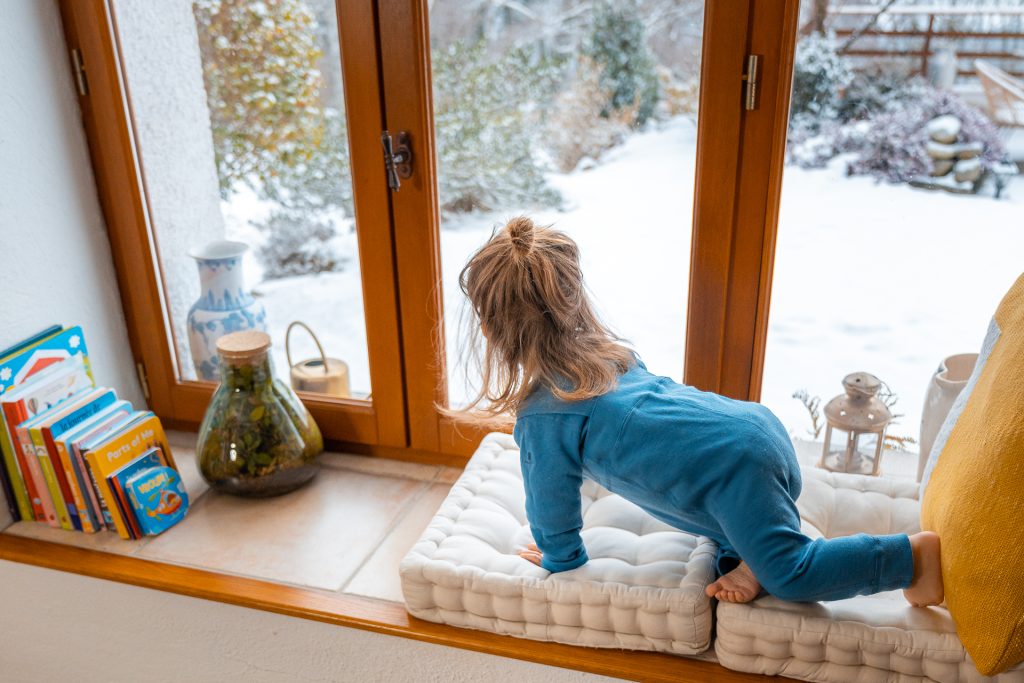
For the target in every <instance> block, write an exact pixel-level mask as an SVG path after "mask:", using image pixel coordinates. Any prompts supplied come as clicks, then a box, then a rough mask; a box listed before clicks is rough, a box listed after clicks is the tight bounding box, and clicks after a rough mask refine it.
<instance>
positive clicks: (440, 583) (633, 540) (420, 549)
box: [401, 434, 716, 654]
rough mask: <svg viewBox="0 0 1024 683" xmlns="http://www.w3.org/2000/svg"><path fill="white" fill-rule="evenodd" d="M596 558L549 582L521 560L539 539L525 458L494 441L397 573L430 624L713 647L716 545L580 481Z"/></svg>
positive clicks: (680, 650) (505, 440) (604, 642)
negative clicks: (711, 592) (529, 505)
mask: <svg viewBox="0 0 1024 683" xmlns="http://www.w3.org/2000/svg"><path fill="white" fill-rule="evenodd" d="M582 493H583V532H582V533H583V540H584V543H585V544H586V547H587V553H588V554H589V556H590V561H589V562H588V563H587V564H585V565H584V566H582V567H580V568H578V569H575V570H572V571H568V572H561V573H558V574H549V573H548V572H547V571H546V570H544V569H541V568H540V567H537V566H535V565H533V564H531V563H529V562H527V561H526V560H523V559H521V558H520V557H518V555H517V554H516V552H517V550H519V549H521V548H523V547H524V546H525V545H526V544H528V543H531V542H532V541H533V539H532V536H531V535H530V529H529V527H528V526H527V522H526V511H525V494H524V492H523V479H522V475H521V473H520V469H519V450H518V448H517V447H516V444H515V442H514V441H513V440H512V437H511V436H509V435H507V434H491V435H489V436H488V437H486V438H485V439H484V440H483V442H482V443H481V444H480V448H479V449H478V450H477V452H476V454H475V455H473V458H472V459H471V460H470V461H469V464H468V465H467V466H466V469H465V472H464V473H463V474H462V476H461V477H460V478H459V480H458V481H457V482H456V484H455V486H454V487H452V490H451V493H450V494H449V495H448V497H447V499H446V500H445V502H444V503H443V504H442V505H441V508H440V510H439V511H438V513H437V515H436V516H435V517H434V519H433V521H432V522H431V523H430V525H429V526H428V527H427V529H426V531H424V532H423V536H422V537H421V538H420V540H419V542H418V543H416V545H415V546H413V548H412V550H410V551H409V554H408V555H407V556H406V557H405V559H404V560H403V561H402V564H401V576H402V591H403V593H404V595H405V602H406V606H407V609H408V610H409V613H410V614H412V615H413V616H416V617H419V618H421V619H426V620H429V621H435V622H440V623H445V624H451V625H454V626H462V627H467V628H475V629H481V630H485V631H493V632H496V633H502V634H507V635H512V636H519V637H522V638H532V639H535V640H550V641H556V642H560V643H570V644H573V645H586V646H591V647H608V648H627V649H636V650H657V651H660V652H671V653H675V654H696V653H699V652H703V651H704V650H706V649H707V648H708V646H709V644H710V642H711V603H710V600H709V599H708V598H707V597H706V596H705V595H704V588H705V587H706V586H707V585H708V583H710V582H711V581H712V580H713V576H712V566H713V562H714V558H715V552H716V546H715V544H714V543H713V542H711V541H710V540H709V539H707V538H703V537H698V536H692V535H690V534H685V533H682V532H680V531H677V530H675V529H673V528H671V527H669V526H667V525H665V524H663V523H661V522H659V521H657V520H655V519H654V518H652V517H651V516H649V515H648V514H647V513H645V512H643V511H642V510H641V509H640V508H638V507H636V506H635V505H633V504H632V503H629V502H627V501H626V500H624V499H622V498H620V497H619V496H616V495H612V494H610V493H608V491H606V490H605V489H603V488H601V487H600V486H598V485H597V484H594V483H593V482H589V481H587V482H584V485H583V489H582Z"/></svg>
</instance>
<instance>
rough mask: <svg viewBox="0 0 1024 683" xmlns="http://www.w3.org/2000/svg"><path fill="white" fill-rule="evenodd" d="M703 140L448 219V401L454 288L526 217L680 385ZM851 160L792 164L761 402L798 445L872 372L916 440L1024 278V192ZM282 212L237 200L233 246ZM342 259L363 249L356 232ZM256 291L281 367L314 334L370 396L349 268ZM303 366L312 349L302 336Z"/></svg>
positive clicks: (678, 128) (653, 365)
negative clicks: (874, 171)
mask: <svg viewBox="0 0 1024 683" xmlns="http://www.w3.org/2000/svg"><path fill="white" fill-rule="evenodd" d="M695 148H696V132H695V128H694V125H693V123H691V122H690V121H689V120H688V119H686V118H685V117H680V118H676V119H673V120H671V121H669V122H667V123H664V124H660V125H652V126H650V127H649V128H648V129H647V130H646V131H642V132H638V133H634V134H633V135H631V136H630V137H629V138H627V140H626V142H625V143H624V144H623V145H622V146H620V147H617V148H615V149H613V150H611V151H610V152H608V153H607V154H606V155H604V156H602V158H601V159H600V161H599V163H598V165H596V166H594V167H592V168H587V169H586V170H582V169H579V170H576V171H574V172H572V173H568V174H553V175H551V176H550V181H551V183H552V184H553V185H554V186H555V187H556V188H557V189H558V190H559V191H560V192H561V193H562V195H563V197H564V199H565V205H564V206H563V208H562V210H560V211H559V210H538V211H533V210H531V207H527V206H524V207H516V208H512V209H509V210H505V211H501V212H490V213H474V214H456V215H453V216H450V217H448V218H446V219H445V220H444V221H443V222H442V226H441V247H442V271H443V273H442V278H443V288H444V303H445V324H446V329H447V331H448V340H449V341H448V356H449V368H450V374H452V375H453V376H452V381H451V383H450V388H451V393H452V401H453V403H455V404H458V403H459V402H460V401H464V400H465V396H466V395H467V394H466V387H465V381H463V380H461V379H460V378H459V377H458V376H457V375H456V374H455V373H454V372H452V371H451V368H453V367H455V363H453V361H456V360H457V357H458V344H457V342H456V341H455V338H456V336H457V330H458V329H459V326H460V323H459V317H460V312H464V308H463V304H462V295H461V293H460V292H459V289H458V284H457V279H458V273H459V270H460V269H461V268H462V266H463V265H464V264H465V262H466V260H467V258H468V257H469V256H470V255H471V254H472V252H473V251H474V250H475V249H476V248H478V247H479V246H480V245H481V244H483V243H484V242H485V241H486V240H487V238H488V237H489V236H490V235H491V231H492V229H493V228H494V227H495V226H499V225H501V224H503V223H504V221H505V220H507V219H508V218H509V217H511V216H514V215H517V214H518V213H529V214H530V215H531V216H532V217H533V218H534V219H535V220H536V221H538V222H539V223H542V224H548V223H550V224H553V225H554V226H555V227H557V228H559V229H561V230H564V231H566V232H567V233H569V234H570V235H571V236H572V237H573V238H574V239H576V240H577V241H578V242H579V245H580V249H581V253H582V259H583V270H584V273H585V275H586V277H587V283H588V286H589V288H590V290H591V291H592V294H593V297H594V299H595V301H596V303H597V307H598V309H599V310H600V311H601V314H602V315H603V316H604V318H605V319H606V321H608V322H609V324H610V325H611V326H612V327H613V328H614V329H615V330H616V331H617V332H618V333H620V334H621V335H622V336H624V337H626V338H627V339H629V340H630V341H631V342H632V343H633V345H634V346H635V347H636V348H637V349H638V351H639V352H640V354H641V356H642V357H643V359H644V360H645V362H646V363H647V365H648V367H649V368H650V369H651V370H652V371H653V372H656V373H659V374H664V375H668V376H670V377H673V378H675V379H681V377H682V369H683V358H684V334H685V329H686V291H687V285H688V280H689V260H690V224H691V220H692V219H691V216H692V204H693V181H694V163H695ZM846 161H847V160H846V159H844V158H843V157H842V156H840V157H837V158H836V159H834V160H833V161H832V162H831V163H830V164H829V165H828V166H827V167H826V168H824V169H820V170H805V169H801V168H798V167H795V166H788V167H787V168H786V174H785V179H784V183H783V193H782V207H781V216H780V227H779V234H778V243H777V248H776V265H775V278H774V283H773V289H772V302H771V313H770V318H769V329H768V345H767V355H766V361H765V372H764V382H763V391H762V400H763V402H764V403H765V404H766V405H768V407H770V408H771V409H772V410H773V411H775V412H776V414H777V415H779V417H780V418H781V419H782V421H783V422H784V424H785V425H786V426H787V428H788V429H789V430H790V431H791V433H793V434H794V435H795V436H798V437H806V430H807V428H808V427H809V426H810V420H809V419H808V417H807V414H806V411H805V410H804V408H803V406H802V405H801V404H800V403H799V402H798V401H797V400H795V399H793V398H791V396H792V394H793V392H794V391H796V390H798V389H806V390H807V391H808V392H810V394H811V395H819V396H821V398H822V403H823V404H824V403H825V402H827V401H828V399H830V398H831V397H832V396H834V395H836V394H838V393H840V392H841V390H842V387H841V384H840V381H841V379H842V377H843V376H844V375H845V374H847V373H849V372H853V371H857V370H866V371H869V372H872V373H874V374H876V375H878V376H879V377H880V378H881V379H882V380H883V381H885V382H887V383H888V385H889V386H890V387H891V388H892V390H893V391H894V392H896V394H898V395H899V402H898V404H897V405H896V406H895V409H894V410H895V412H897V413H905V415H904V417H902V418H901V419H900V423H899V424H898V425H897V426H895V427H894V428H893V430H892V431H893V432H894V433H896V434H901V435H910V436H914V437H916V436H917V431H918V425H919V421H920V411H921V406H922V404H923V401H924V393H925V390H926V388H927V385H928V382H929V379H930V377H931V375H932V373H933V372H934V371H935V369H936V368H937V367H938V364H939V362H940V361H941V359H942V358H944V357H945V356H948V355H951V354H954V353H959V352H964V351H973V350H977V349H978V348H979V347H980V344H981V339H982V337H983V336H984V332H985V328H986V326H987V323H988V320H989V318H990V317H991V315H992V313H993V311H994V310H995V307H996V305H997V304H998V302H999V300H1000V298H1001V296H1002V294H1003V293H1004V292H1005V291H1006V290H1007V289H1008V288H1009V286H1010V285H1011V284H1012V283H1013V281H1014V279H1015V278H1016V277H1017V276H1018V275H1019V274H1020V273H1021V271H1022V270H1024V267H1022V266H1024V259H1022V257H1021V255H1022V254H1024V182H1022V181H1021V180H1019V179H1016V180H1014V181H1012V182H1011V184H1010V185H1009V187H1008V190H1007V192H1006V195H1004V198H1003V199H1000V200H995V199H993V198H992V197H991V196H990V195H977V196H962V195H952V194H948V193H944V192H930V191H927V190H921V189H915V188H911V187H909V186H906V185H889V184H880V183H878V182H876V181H875V180H874V179H871V178H867V177H847V176H846V175H845V163H846ZM268 207H269V204H268V203H266V202H260V201H259V200H258V199H256V198H255V197H254V196H246V195H238V196H236V197H235V198H233V199H232V200H231V202H230V203H226V204H225V213H226V223H227V225H228V236H229V237H230V238H232V239H243V240H246V241H250V243H253V244H255V243H258V240H259V239H260V238H261V235H260V234H259V233H258V231H256V230H254V229H252V228H251V227H248V223H247V220H248V219H249V218H252V217H256V218H261V217H264V216H265V212H266V211H268V210H269V209H268ZM346 239H348V240H350V241H349V242H347V243H346V246H345V248H346V249H348V251H347V252H346V253H350V254H354V253H355V251H354V250H355V241H354V235H351V234H349V233H346ZM247 268H248V276H249V279H250V282H252V283H253V284H254V285H255V287H256V292H257V294H258V295H260V297H261V300H262V301H263V303H264V305H265V306H266V307H267V313H268V320H269V321H270V326H271V335H272V337H273V339H274V344H275V354H276V355H275V363H276V365H277V367H278V372H279V373H283V372H284V368H285V361H284V358H283V354H284V329H285V328H286V327H287V325H288V323H289V322H291V320H294V319H301V320H304V321H305V322H307V323H309V324H310V325H311V326H312V327H313V329H314V330H316V331H317V333H318V334H319V335H320V338H321V341H322V342H323V343H324V347H325V349H326V350H327V353H328V355H331V356H335V357H338V358H341V359H343V360H345V361H347V362H348V363H349V366H350V369H351V373H352V385H353V388H354V389H356V390H357V391H360V392H364V393H365V392H368V391H369V389H370V385H369V371H368V365H367V353H366V335H365V322H364V319H363V307H362V306H363V304H362V295H361V286H360V275H359V271H358V259H355V258H352V259H350V260H349V262H348V263H347V264H346V265H345V267H344V269H343V270H342V271H340V272H337V273H330V274H324V275H319V276H302V277H297V278H286V279H281V280H275V281H270V282H261V273H260V269H259V268H258V264H257V263H255V262H254V260H253V259H252V258H251V256H250V257H249V261H248V262H247ZM295 341H296V344H297V351H296V354H295V356H296V360H298V359H299V358H307V357H312V356H313V355H315V347H314V346H313V344H312V343H311V342H308V341H306V340H304V339H301V340H300V339H299V338H298V337H296V339H295Z"/></svg>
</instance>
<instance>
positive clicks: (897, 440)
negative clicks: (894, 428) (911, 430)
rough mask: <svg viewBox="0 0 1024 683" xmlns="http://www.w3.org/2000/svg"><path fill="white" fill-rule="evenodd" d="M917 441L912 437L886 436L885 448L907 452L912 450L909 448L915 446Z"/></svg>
mask: <svg viewBox="0 0 1024 683" xmlns="http://www.w3.org/2000/svg"><path fill="white" fill-rule="evenodd" d="M916 443H917V439H915V438H914V437H912V436H897V435H896V434H886V435H885V447H886V448H888V449H890V450H893V451H901V452H906V451H908V450H910V449H909V448H907V446H913V445H914V444H916Z"/></svg>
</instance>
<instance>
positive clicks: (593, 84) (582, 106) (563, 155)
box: [547, 57, 636, 173]
mask: <svg viewBox="0 0 1024 683" xmlns="http://www.w3.org/2000/svg"><path fill="white" fill-rule="evenodd" d="M608 100H609V94H608V91H607V90H605V89H604V88H603V87H602V86H601V70H600V68H599V67H598V66H597V65H596V64H594V62H592V61H591V60H589V59H587V58H586V57H581V58H580V59H579V62H578V63H577V65H576V72H575V74H574V75H573V78H572V81H571V84H570V85H569V87H567V88H566V89H565V90H564V91H562V92H561V93H560V94H559V95H558V97H557V99H556V100H555V106H554V108H553V110H552V113H551V116H550V118H549V119H548V135H547V147H548V151H549V152H550V153H551V157H552V159H553V160H554V162H555V165H556V166H557V167H558V169H559V170H560V171H562V172H563V173H568V172H569V171H572V170H573V169H575V168H576V166H577V165H578V164H579V163H580V161H581V160H583V159H586V158H590V159H597V158H599V157H600V156H601V154H602V153H604V152H605V151H606V150H608V149H611V148H612V147H614V146H616V145H618V144H620V143H621V142H622V141H623V139H625V136H626V134H627V133H628V132H629V126H630V124H631V123H632V122H633V121H634V120H635V119H636V107H631V108H628V109H623V110H621V111H618V112H612V114H611V115H610V116H607V117H605V116H602V113H603V112H604V110H605V107H606V106H607V104H608Z"/></svg>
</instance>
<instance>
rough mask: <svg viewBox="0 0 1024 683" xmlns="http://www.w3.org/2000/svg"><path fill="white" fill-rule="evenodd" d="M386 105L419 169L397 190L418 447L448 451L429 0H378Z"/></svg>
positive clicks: (411, 413) (401, 285)
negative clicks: (442, 410) (444, 428)
mask: <svg viewBox="0 0 1024 683" xmlns="http://www.w3.org/2000/svg"><path fill="white" fill-rule="evenodd" d="M377 4H378V15H379V22H380V25H381V26H382V27H387V30H381V31H380V33H379V40H380V54H381V60H382V64H381V66H382V74H383V83H384V106H385V119H386V122H387V129H388V130H389V131H390V132H391V134H392V135H393V136H394V135H397V134H398V133H399V132H407V133H408V134H409V136H410V140H411V146H412V153H413V174H412V177H411V178H408V179H403V180H402V184H401V189H400V190H399V191H398V192H392V194H391V207H392V216H393V221H394V232H395V254H396V263H397V271H398V275H399V278H398V292H399V294H398V299H399V302H400V309H401V329H402V345H403V349H402V358H403V362H404V364H405V388H406V412H407V415H408V421H409V422H408V424H409V443H410V445H411V446H412V447H413V448H418V449H423V450H431V451H440V450H441V419H440V415H439V413H438V412H437V409H436V406H437V405H438V404H442V403H444V402H445V401H446V400H447V371H446V367H445V351H444V349H445V336H444V315H443V304H442V299H441V296H442V292H441V244H440V235H439V232H438V226H439V224H440V218H439V211H438V198H437V183H436V177H437V160H436V151H435V147H434V115H433V109H432V104H431V72H430V68H431V67H430V31H429V27H428V16H427V12H428V9H427V2H426V0H377Z"/></svg>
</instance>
